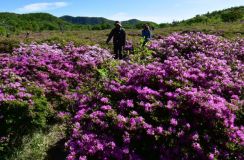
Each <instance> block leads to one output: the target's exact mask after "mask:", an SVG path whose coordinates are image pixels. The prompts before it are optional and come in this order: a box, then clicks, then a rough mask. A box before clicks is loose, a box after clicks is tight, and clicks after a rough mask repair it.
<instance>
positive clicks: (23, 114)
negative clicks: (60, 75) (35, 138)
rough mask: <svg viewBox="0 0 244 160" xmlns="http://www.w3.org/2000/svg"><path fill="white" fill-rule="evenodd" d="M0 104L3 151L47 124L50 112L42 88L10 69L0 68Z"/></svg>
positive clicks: (0, 135) (1, 145) (0, 141)
mask: <svg viewBox="0 0 244 160" xmlns="http://www.w3.org/2000/svg"><path fill="white" fill-rule="evenodd" d="M0 107H1V108H0V131H1V132H0V153H1V152H2V151H4V150H5V148H6V147H7V148H10V147H12V145H14V144H16V143H19V141H20V139H21V137H22V136H23V135H25V134H27V133H28V132H30V131H32V130H34V129H37V128H42V127H45V125H46V122H47V118H48V117H49V115H50V113H51V109H50V107H49V104H48V102H47V100H46V98H45V96H44V94H43V91H42V90H41V89H39V88H36V86H35V85H34V84H33V83H31V82H30V81H28V80H26V79H25V78H23V77H20V76H18V75H16V74H15V73H14V72H13V71H12V70H11V69H1V70H0Z"/></svg>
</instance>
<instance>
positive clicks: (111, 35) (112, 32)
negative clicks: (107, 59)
mask: <svg viewBox="0 0 244 160" xmlns="http://www.w3.org/2000/svg"><path fill="white" fill-rule="evenodd" d="M113 36H114V30H112V31H111V32H110V33H109V35H108V39H107V41H106V43H108V42H109V41H110V40H111V39H112V37H113Z"/></svg>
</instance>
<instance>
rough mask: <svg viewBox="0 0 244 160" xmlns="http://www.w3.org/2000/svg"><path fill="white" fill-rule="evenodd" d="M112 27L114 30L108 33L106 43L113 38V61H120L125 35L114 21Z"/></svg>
mask: <svg viewBox="0 0 244 160" xmlns="http://www.w3.org/2000/svg"><path fill="white" fill-rule="evenodd" d="M114 26H115V28H114V29H112V31H111V32H110V34H109V36H108V39H107V41H106V43H107V44H108V43H109V41H110V40H111V39H112V38H113V45H114V54H115V59H122V58H123V55H122V52H123V48H124V46H125V43H126V33H125V30H124V28H122V25H121V23H120V22H119V21H115V23H114Z"/></svg>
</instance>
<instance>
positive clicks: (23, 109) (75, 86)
mask: <svg viewBox="0 0 244 160" xmlns="http://www.w3.org/2000/svg"><path fill="white" fill-rule="evenodd" d="M0 56H1V57H0V151H4V150H5V151H6V148H10V149H11V147H13V146H18V145H19V144H20V142H21V138H22V137H23V135H25V134H31V133H32V132H33V131H34V130H36V129H42V128H45V127H47V124H48V123H50V121H49V119H53V117H55V116H56V115H55V113H57V112H59V111H64V112H65V111H67V106H69V105H70V104H72V103H73V101H75V99H76V94H77V91H78V90H80V88H81V87H82V88H85V87H84V86H83V83H84V82H86V81H91V80H92V79H93V77H95V76H94V75H95V73H96V72H95V71H96V70H97V69H98V68H99V65H101V64H102V63H103V62H105V61H107V60H109V59H110V58H111V57H112V56H111V54H110V53H109V52H108V51H107V50H104V49H101V48H99V47H97V46H93V47H91V46H79V47H75V46H74V45H73V44H69V45H67V46H65V47H64V48H62V47H60V46H58V45H48V44H31V45H25V44H21V45H20V47H19V48H16V49H14V51H13V52H12V53H11V54H2V55H0Z"/></svg>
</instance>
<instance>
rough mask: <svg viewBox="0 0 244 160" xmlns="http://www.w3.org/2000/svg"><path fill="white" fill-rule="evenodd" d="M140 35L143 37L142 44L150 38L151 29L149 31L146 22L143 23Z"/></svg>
mask: <svg viewBox="0 0 244 160" xmlns="http://www.w3.org/2000/svg"><path fill="white" fill-rule="evenodd" d="M142 37H143V43H142V46H145V45H146V43H147V42H148V41H149V40H150V39H151V31H150V29H149V26H148V25H147V24H145V25H144V27H143V30H142Z"/></svg>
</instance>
